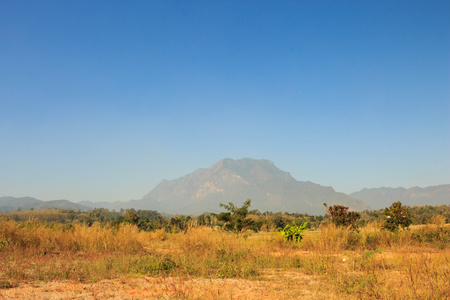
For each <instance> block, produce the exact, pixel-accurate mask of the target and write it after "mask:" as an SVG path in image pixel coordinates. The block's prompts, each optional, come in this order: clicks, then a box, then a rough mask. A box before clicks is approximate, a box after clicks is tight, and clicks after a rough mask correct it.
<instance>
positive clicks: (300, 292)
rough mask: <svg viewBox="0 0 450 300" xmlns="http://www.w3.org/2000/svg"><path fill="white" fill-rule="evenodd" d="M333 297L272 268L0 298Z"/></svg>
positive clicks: (58, 285)
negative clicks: (254, 276) (253, 276)
mask: <svg viewBox="0 0 450 300" xmlns="http://www.w3.org/2000/svg"><path fill="white" fill-rule="evenodd" d="M317 298H320V299H333V295H330V293H329V291H326V290H322V289H321V286H320V281H319V280H318V279H317V278H316V277H314V276H309V275H305V274H303V273H300V272H295V271H277V270H271V271H268V272H266V273H264V274H263V276H262V277H261V278H260V279H259V280H244V279H205V278H185V277H170V278H154V277H139V278H121V279H114V280H102V281H100V282H96V283H74V282H67V281H61V282H48V283H28V284H25V283H23V284H21V285H19V286H18V287H16V288H13V289H7V290H0V299H317Z"/></svg>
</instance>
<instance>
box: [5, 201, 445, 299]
mask: <svg viewBox="0 0 450 300" xmlns="http://www.w3.org/2000/svg"><path fill="white" fill-rule="evenodd" d="M250 203H251V202H250V201H246V202H244V204H243V205H242V207H236V206H235V205H232V203H229V204H228V205H223V206H222V207H224V208H225V209H226V210H227V211H226V212H224V214H229V215H227V216H229V218H227V219H226V220H227V221H224V219H223V218H222V217H220V214H219V215H213V214H205V215H201V216H198V217H190V216H163V215H160V214H158V213H157V212H155V211H140V210H137V211H136V210H124V211H120V212H114V211H112V212H111V211H108V210H104V209H96V210H92V211H89V212H86V213H83V212H77V211H73V210H43V211H40V210H34V211H20V212H14V213H7V214H1V215H0V296H3V297H4V298H10V296H8V295H12V294H9V293H18V292H14V291H15V290H20V294H21V295H25V294H24V293H25V291H24V290H22V289H25V288H26V287H27V286H28V285H27V284H26V283H27V282H29V283H34V284H35V285H39V284H41V283H42V284H45V283H46V282H52V284H53V283H55V282H72V283H74V284H80V285H85V284H88V286H93V285H95V284H96V282H100V281H102V280H104V279H109V280H112V282H115V281H118V282H119V283H120V284H121V285H122V286H126V285H127V284H131V283H130V282H135V281H133V280H137V279H139V278H140V279H141V280H142V281H141V286H140V287H141V292H142V293H144V294H145V293H147V292H148V288H149V286H148V283H147V282H148V280H153V279H152V278H156V279H155V281H152V286H155V289H156V286H161V288H160V289H159V290H158V291H154V294H149V295H150V296H148V297H147V296H142V297H140V296H139V295H135V296H134V297H135V298H157V299H161V298H170V299H199V298H201V299H230V298H237V296H236V294H230V293H229V289H231V290H232V291H234V293H240V292H242V291H241V290H236V289H233V288H235V286H239V284H240V282H246V281H245V280H251V282H250V283H248V284H251V285H252V286H254V287H255V288H256V286H260V287H261V289H260V291H261V293H264V294H265V295H266V298H267V299H286V298H287V299H289V298H296V297H300V296H301V295H303V296H302V298H306V299H307V298H321V299H322V298H324V299H326V298H332V299H333V298H334V299H336V298H344V297H345V298H350V299H373V298H376V299H378V298H379V299H445V298H448V296H449V295H448V291H449V290H450V261H449V258H448V251H449V245H450V226H449V225H448V224H446V223H448V221H447V220H448V213H449V212H450V206H445V205H444V206H437V207H428V206H425V207H409V208H408V207H402V206H400V208H401V209H398V208H399V207H398V205H393V206H391V208H392V207H394V208H395V209H394V210H393V211H392V212H399V213H400V215H401V213H402V212H403V210H402V209H408V210H409V217H410V220H411V222H412V225H411V226H409V230H394V231H390V230H384V227H385V225H384V220H385V217H386V215H384V211H383V210H380V211H370V212H368V211H366V212H362V213H361V219H359V220H358V221H357V226H358V230H357V231H356V230H349V226H346V225H341V226H340V225H336V224H335V223H334V222H332V218H331V216H309V215H306V214H286V213H269V212H265V213H259V212H257V211H249V207H250ZM388 211H389V212H391V210H390V208H389V209H388ZM239 218H240V219H241V220H240V221H238V219H239ZM418 220H419V221H420V222H423V221H424V220H429V222H428V223H427V224H425V225H418V224H416V225H414V222H418ZM226 222H229V223H226ZM226 224H230V225H229V226H230V227H227V225H226ZM296 224H301V225H299V226H298V225H296ZM216 226H221V227H223V228H229V229H230V231H231V232H239V233H240V234H238V235H236V234H234V233H231V232H227V231H226V230H215V229H214V228H215V227H216ZM399 226H401V225H399ZM253 228H254V230H255V229H256V231H258V232H254V230H251V231H248V230H246V229H253ZM307 229H311V230H309V231H308V232H306V230H307ZM280 230H282V232H283V234H282V235H280V233H279V232H280ZM291 241H297V242H295V243H292V242H291ZM275 275H276V276H275ZM202 278H204V279H205V280H207V281H204V285H203V286H204V287H203V288H202V287H201V285H200V286H199V285H198V282H199V280H202ZM226 278H233V279H234V280H236V281H233V282H234V283H233V286H228V287H226V282H225V281H220V282H217V281H214V280H223V279H226ZM174 282H177V283H176V284H175V283H174ZM99 284H100V283H99ZM102 284H104V282H103V281H102V283H101V284H100V286H101V285H102ZM205 286H206V287H205ZM394 287H395V288H394ZM132 288H133V289H135V290H138V289H139V286H133V287H132ZM86 289H87V288H86ZM227 289H228V290H227ZM80 290H81V291H83V290H85V289H84V288H83V289H80ZM100 290H104V289H102V288H100ZM81 291H80V292H79V293H82V292H81ZM94 292H95V291H93V292H92V293H94ZM74 293H75V292H74ZM76 293H78V291H77V292H76ZM144 294H142V295H144ZM33 295H35V294H30V296H29V297H28V298H30V297H31V298H32V297H33ZM145 295H147V294H145ZM233 295H234V296H233ZM242 295H243V296H242V297H241V298H255V297H258V296H257V295H256V294H255V295H253V297H252V296H251V295H250V294H247V295H246V294H242ZM84 296H86V295H84ZM84 296H83V297H81V296H80V297H81V298H85V297H84ZM3 297H0V298H3ZM24 297H25V296H24ZM77 297H78V296H77V295H74V296H73V297H72V298H77ZM80 297H78V298H80ZM90 297H91V298H99V297H96V296H90ZM25 298H26V297H25ZM88 298H89V297H88ZM100 298H101V297H100Z"/></svg>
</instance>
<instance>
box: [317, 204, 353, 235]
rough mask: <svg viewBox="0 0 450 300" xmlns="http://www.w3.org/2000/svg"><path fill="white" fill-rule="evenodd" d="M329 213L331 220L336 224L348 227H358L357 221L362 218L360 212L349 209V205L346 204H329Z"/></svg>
mask: <svg viewBox="0 0 450 300" xmlns="http://www.w3.org/2000/svg"><path fill="white" fill-rule="evenodd" d="M324 205H325V207H326V208H327V213H328V214H329V215H330V217H331V221H332V222H333V223H334V224H335V225H336V226H343V227H347V229H356V227H357V226H356V221H358V219H359V218H361V216H360V214H359V213H357V212H354V211H348V207H347V206H344V205H333V206H327V205H326V203H325V204H324Z"/></svg>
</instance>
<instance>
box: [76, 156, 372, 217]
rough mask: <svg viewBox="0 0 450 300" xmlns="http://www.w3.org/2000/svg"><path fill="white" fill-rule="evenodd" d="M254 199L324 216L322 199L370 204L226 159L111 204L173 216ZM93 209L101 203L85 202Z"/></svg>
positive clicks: (256, 205) (261, 206) (275, 208)
mask: <svg viewBox="0 0 450 300" xmlns="http://www.w3.org/2000/svg"><path fill="white" fill-rule="evenodd" d="M248 198H250V199H252V206H251V208H252V209H258V210H259V211H261V212H265V211H272V212H280V211H281V212H302V213H308V214H324V213H325V208H324V206H323V203H324V202H326V203H327V204H329V205H333V204H344V205H347V206H349V207H350V208H351V209H353V210H358V211H360V210H364V209H369V207H368V206H367V205H366V204H365V203H363V202H362V201H361V200H356V199H353V198H351V197H349V196H348V195H346V194H344V193H337V192H335V191H334V190H333V188H331V187H325V186H321V185H319V184H315V183H312V182H302V181H297V180H295V179H294V178H293V177H292V176H291V175H290V174H289V173H287V172H284V171H282V170H280V169H278V168H277V167H276V166H275V165H274V163H273V162H271V161H268V160H254V159H250V158H246V159H239V160H233V159H223V160H221V161H219V162H218V163H216V164H215V165H213V166H212V167H210V168H207V169H199V170H197V171H194V172H193V173H191V174H189V175H186V176H184V177H181V178H178V179H175V180H170V181H167V180H163V181H162V182H161V183H160V184H158V185H157V186H156V187H155V188H154V189H153V190H152V191H151V192H149V193H148V194H146V195H145V196H144V197H143V199H141V200H132V201H130V202H115V203H110V205H107V204H106V203H102V204H101V205H103V206H104V207H106V208H110V209H116V210H118V209H120V208H131V207H132V208H136V209H151V210H157V211H159V212H164V213H171V214H201V213H204V212H220V211H223V209H221V208H220V207H219V203H228V202H230V201H231V202H233V203H235V204H236V205H241V203H243V202H244V201H245V200H246V199H248ZM83 204H85V205H92V207H95V206H97V207H99V206H100V207H101V205H96V204H95V203H94V204H91V203H87V202H83Z"/></svg>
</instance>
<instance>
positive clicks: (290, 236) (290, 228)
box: [281, 222, 308, 242]
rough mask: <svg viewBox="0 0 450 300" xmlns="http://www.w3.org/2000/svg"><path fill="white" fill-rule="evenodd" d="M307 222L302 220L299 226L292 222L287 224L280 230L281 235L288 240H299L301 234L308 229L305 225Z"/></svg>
mask: <svg viewBox="0 0 450 300" xmlns="http://www.w3.org/2000/svg"><path fill="white" fill-rule="evenodd" d="M307 225H308V222H303V223H302V224H301V225H300V226H298V225H297V224H295V222H292V224H287V225H286V226H285V227H284V228H283V230H282V231H281V235H282V236H284V238H285V239H286V240H288V241H295V242H300V241H301V240H302V238H303V234H304V233H305V232H307V231H308V229H306V226H307Z"/></svg>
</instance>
